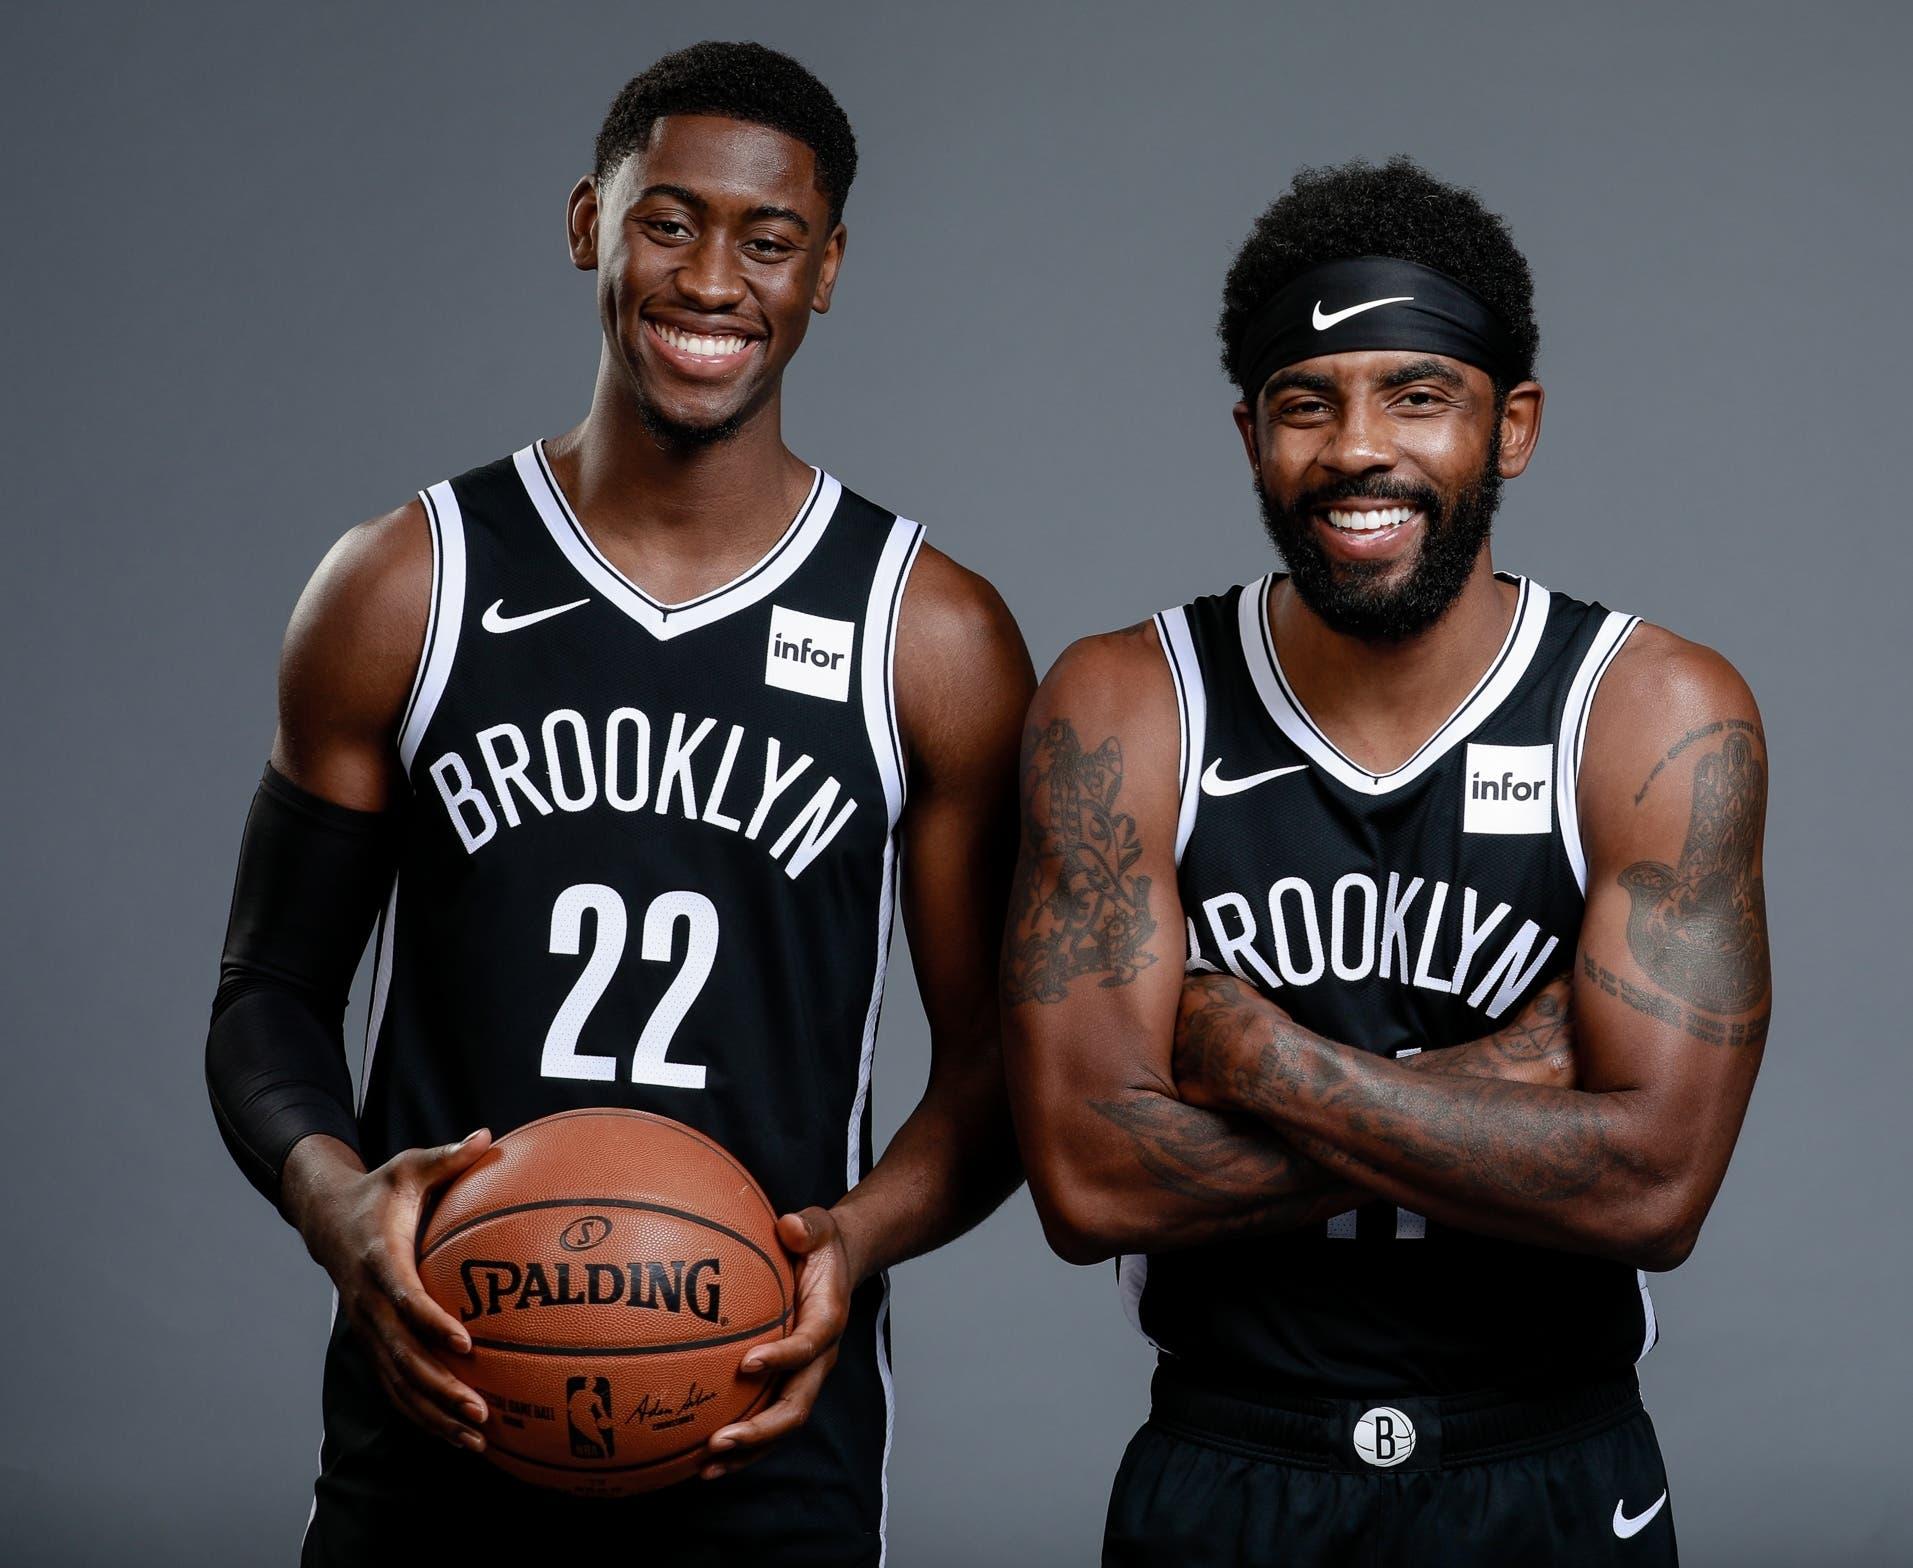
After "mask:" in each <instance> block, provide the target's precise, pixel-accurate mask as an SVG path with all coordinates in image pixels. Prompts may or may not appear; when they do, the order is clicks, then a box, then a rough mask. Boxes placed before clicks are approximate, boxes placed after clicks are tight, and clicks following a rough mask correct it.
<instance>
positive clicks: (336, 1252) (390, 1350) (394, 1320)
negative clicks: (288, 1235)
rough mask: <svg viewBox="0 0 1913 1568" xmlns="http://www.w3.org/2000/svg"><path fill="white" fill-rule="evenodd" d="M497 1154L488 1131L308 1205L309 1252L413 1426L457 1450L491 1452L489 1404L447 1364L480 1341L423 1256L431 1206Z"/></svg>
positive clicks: (343, 1174) (342, 1175) (350, 1180)
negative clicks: (438, 1291) (424, 1223)
mask: <svg viewBox="0 0 1913 1568" xmlns="http://www.w3.org/2000/svg"><path fill="white" fill-rule="evenodd" d="M490 1147H491V1134H490V1133H489V1132H486V1131H479V1132H475V1133H473V1134H471V1136H469V1137H468V1138H466V1139H464V1140H463V1141H462V1142H460V1143H453V1144H445V1145H443V1146H441V1147H439V1148H435V1149H407V1150H405V1151H403V1152H402V1153H399V1154H395V1155H393V1156H392V1158H391V1159H389V1160H387V1161H386V1162H385V1164H383V1165H381V1166H379V1167H378V1168H377V1169H376V1170H371V1171H358V1170H334V1171H333V1172H332V1173H331V1174H330V1175H329V1176H328V1177H327V1179H326V1185H325V1189H324V1191H323V1193H321V1194H317V1195H315V1201H313V1202H310V1203H309V1204H307V1205H306V1206H305V1209H304V1211H303V1212H302V1214H301V1215H300V1230H301V1233H302V1234H303V1235H304V1236H305V1241H306V1248H307V1250H308V1251H309V1252H311V1254H312V1256H313V1258H314V1259H315V1260H316V1261H317V1262H318V1264H319V1266H320V1267H321V1268H323V1269H324V1270H325V1271H326V1273H328V1274H330V1275H331V1276H332V1283H333V1284H334V1285H335V1286H336V1287H337V1288H338V1292H339V1310H340V1311H341V1312H343V1313H344V1314H345V1318H346V1322H347V1323H349V1324H350V1325H351V1326H352V1329H353V1330H354V1332H356V1333H357V1334H358V1336H359V1339H360V1341H361V1342H362V1343H363V1344H364V1346H365V1347H366V1350H367V1352H368V1353H369V1354H370V1356H371V1358H372V1364H373V1367H374V1369H375V1370H376V1371H377V1373H378V1378H379V1382H380V1383H381V1384H382V1385H383V1386H384V1389H385V1392H386V1395H387V1397H388V1398H390V1399H391V1401H392V1403H393V1404H394V1405H395V1406H397V1408H398V1409H399V1411H400V1412H401V1413H402V1414H403V1415H404V1416H405V1417H406V1419H407V1420H409V1421H412V1422H413V1423H414V1424H416V1425H418V1426H420V1427H422V1428H423V1429H424V1430H426V1431H427V1432H431V1433H433V1434H434V1435H436V1436H438V1437H442V1438H444V1439H445V1441H446V1442H448V1443H451V1444H452V1445H454V1446H455V1447H463V1448H468V1449H470V1450H471V1451H472V1452H474V1453H478V1452H482V1451H483V1449H484V1447H485V1440H484V1438H483V1437H482V1436H481V1435H480V1433H479V1432H478V1430H477V1429H478V1427H479V1426H480V1425H482V1424H483V1422H484V1420H485V1413H486V1412H485V1402H484V1401H483V1400H482V1399H481V1398H479V1396H478V1395H477V1394H476V1393H475V1392H473V1390H471V1389H470V1388H468V1387H466V1386H465V1384H464V1383H462V1382H460V1381H459V1380H458V1378H457V1377H455V1376H454V1375H453V1374H452V1373H451V1372H450V1371H448V1370H447V1369H446V1367H445V1365H444V1364H443V1362H442V1361H441V1360H440V1359H439V1357H440V1354H441V1353H442V1352H445V1351H450V1352H452V1353H453V1354H456V1355H461V1356H462V1355H466V1354H468V1353H469V1352H470V1350H471V1348H472V1343H471V1337H470V1335H468V1334H467V1333H466V1332H465V1330H464V1328H463V1327H462V1326H461V1325H460V1324H459V1322H458V1320H457V1319H456V1318H454V1317H453V1316H452V1315H451V1314H450V1313H449V1312H447V1311H446V1310H445V1309H444V1308H443V1307H441V1306H439V1305H438V1303H437V1302H435V1301H433V1300H432V1298H431V1297H430V1296H429V1295H427V1294H426V1291H425V1287H424V1286H423V1285H422V1284H421V1283H420V1281H419V1277H418V1267H417V1264H416V1262H415V1261H414V1259H415V1256H416V1252H415V1249H416V1246H417V1237H418V1230H419V1219H420V1216H421V1215H422V1214H423V1212H424V1208H425V1204H426V1200H427V1199H428V1198H429V1197H430V1196H431V1195H432V1194H433V1193H434V1192H436V1191H438V1189H439V1188H441V1187H443V1186H445V1185H446V1184H447V1183H449V1182H450V1181H452V1180H453V1178H454V1177H456V1176H458V1175H460V1174H461V1173H462V1172H464V1171H465V1170H466V1169H468V1168H469V1167H470V1166H472V1165H474V1164H476V1163H477V1161H478V1160H479V1158H480V1157H481V1156H482V1155H483V1154H484V1153H485V1151H486V1150H487V1149H489V1148H490Z"/></svg>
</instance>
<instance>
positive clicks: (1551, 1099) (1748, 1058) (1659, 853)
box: [1176, 627, 1770, 1269]
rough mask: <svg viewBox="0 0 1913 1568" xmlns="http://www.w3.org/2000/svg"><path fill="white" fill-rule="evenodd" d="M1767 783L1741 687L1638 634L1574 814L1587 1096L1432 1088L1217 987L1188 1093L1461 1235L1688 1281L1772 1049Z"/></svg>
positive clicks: (1609, 694)
mask: <svg viewBox="0 0 1913 1568" xmlns="http://www.w3.org/2000/svg"><path fill="white" fill-rule="evenodd" d="M1766 766H1767V753H1766V744H1765V740H1764V737H1763V735H1762V733H1761V729H1760V719H1759V715H1758V713H1757V711H1756V710H1755V708H1754V703H1753V698H1752V696H1751V695H1750V694H1749V693H1748V691H1747V688H1746V686H1745V684H1744V683H1743V682H1742V681H1741V679H1740V677H1739V676H1738V675H1737V674H1735V673H1734V671H1733V669H1732V668H1731V667H1730V666H1728V665H1727V664H1726V662H1725V661H1724V660H1722V659H1720V658H1719V657H1718V656H1717V655H1715V654H1713V653H1710V652H1708V651H1707V650H1706V649H1703V648H1698V647H1696V646H1694V645H1693V644H1691V643H1685V642H1682V641H1681V640H1680V639H1679V638H1676V637H1674V636H1672V635H1671V634H1670V633H1667V632H1664V631H1661V630H1659V629H1658V628H1654V627H1642V628H1641V629H1640V630H1639V631H1637V632H1636V633H1635V635H1634V637H1633V638H1631V639H1630V641H1629V643H1628V644H1627V646H1626V647H1625V649H1624V650H1623V652H1622V653H1621V654H1620V655H1619V656H1618V657H1617V658H1616V659H1615V662H1614V664H1613V666H1612V667H1611V668H1610V670H1609V672H1608V675H1607V678H1606V680H1605V681H1604V682H1603V683H1602V686H1601V689H1600V692H1599V694H1598V696H1597V698H1596V700H1595V705H1594V710H1593V714H1592V716H1591V718H1590V721H1589V730H1588V744H1587V750H1586V754H1585V758H1584V762H1583V767H1582V774H1581V783H1580V791H1579V795H1578V797H1577V799H1578V802H1579V809H1580V819H1581V823H1582V839H1583V842H1584V844H1585V847H1586V852H1587V860H1588V900H1587V908H1586V912H1585V914H1584V916H1583V922H1582V927H1581V937H1580V947H1579V951H1578V953H1577V955H1576V958H1575V968H1574V972H1573V975H1572V984H1573V1002H1572V1007H1573V1015H1574V1020H1575V1056H1576V1059H1577V1067H1578V1072H1579V1080H1580V1082H1579V1085H1578V1087H1574V1088H1560V1087H1548V1086H1539V1085H1532V1084H1517V1083H1506V1082H1490V1081H1483V1080H1478V1079H1466V1078H1456V1077H1452V1076H1442V1077H1436V1078H1430V1077H1427V1076H1422V1077H1417V1076H1416V1075H1414V1074H1412V1073H1409V1072H1405V1071H1404V1070H1403V1069H1402V1067H1401V1066H1400V1065H1399V1064H1397V1063H1394V1062H1391V1061H1387V1060H1385V1059H1381V1058H1377V1057H1372V1056H1367V1055H1364V1054H1363V1053H1361V1052H1359V1051H1355V1050H1352V1049H1350V1048H1348V1047H1347V1046H1343V1045H1339V1044H1336V1043H1335V1042H1332V1041H1328V1040H1325V1039H1323V1038H1322V1037H1321V1036H1319V1035H1316V1034H1313V1033H1312V1032H1310V1031H1309V1030H1306V1029H1303V1028H1301V1027H1299V1026H1298V1025H1296V1024H1295V1023H1294V1022H1293V1021H1292V1020H1290V1019H1289V1018H1288V1017H1287V1015H1286V1014H1284V1013H1282V1012H1281V1011H1280V1010H1279V1009H1277V1008H1275V1007H1273V1006H1272V1005H1270V1004H1268V1003H1266V1002H1264V1001H1263V1000H1262V999H1261V998H1259V997H1257V996H1255V995H1254V994H1253V993H1251V992H1250V991H1249V990H1248V988H1247V987H1244V986H1242V985H1240V984H1238V983H1236V982H1234V981H1232V980H1228V979H1226V978H1217V977H1203V978H1202V979H1200V980H1198V981H1192V983H1191V984H1190V985H1189V987H1188V988H1187V989H1186V991H1185V993H1184V996H1183V999H1182V1004H1181V1013H1180V1021H1179V1038H1178V1047H1177V1058H1176V1073H1177V1083H1178V1088H1179V1090H1180V1091H1181V1093H1182V1094H1183V1096H1184V1097H1185V1098H1186V1099H1191V1100H1195V1101H1197V1102H1198V1103H1202V1104H1208V1105H1211V1106H1214V1107H1217V1108H1220V1109H1226V1110H1231V1111H1238V1112H1242V1111H1246V1112H1249V1113H1251V1114H1253V1115H1256V1116H1257V1117H1259V1118H1261V1119H1263V1120H1264V1121H1265V1122H1266V1123H1267V1124H1268V1125H1270V1126H1271V1127H1273V1128H1274V1129H1276V1130H1277V1131H1279V1132H1280V1133H1282V1134H1283V1135H1284V1136H1285V1137H1287V1138H1289V1139H1291V1140H1292V1141H1293V1142H1294V1144H1295V1145H1296V1147H1297V1148H1299V1149H1301V1150H1303V1151H1305V1152H1306V1153H1307V1154H1309V1155H1310V1156H1312V1157H1314V1158H1315V1159H1317V1160H1319V1161H1320V1162H1321V1163H1322V1164H1323V1166H1324V1167H1325V1168H1327V1169H1329V1170H1333V1171H1336V1172H1338V1173H1340V1174H1341V1175H1343V1176H1344V1177H1345V1179H1348V1180H1351V1181H1356V1182H1359V1183H1361V1184H1363V1185H1365V1186H1369V1187H1372V1188H1373V1189H1374V1190H1375V1191H1377V1192H1379V1193H1381V1194H1383V1195H1384V1196H1386V1197H1389V1198H1392V1199H1394V1200H1395V1201H1397V1202H1399V1203H1403V1204H1406V1205H1408V1206H1410V1207H1412V1208H1414V1209H1416V1210H1418V1211H1419V1212H1422V1213H1425V1214H1430V1215H1433V1216H1435V1217H1436V1218H1438V1219H1441V1220H1445V1221H1447V1222H1449V1223H1451V1224H1454V1225H1458V1226H1463V1227H1465V1228H1468V1229H1471V1230H1477V1231H1482V1232H1485V1233H1488V1234H1491V1235H1502V1236H1510V1237H1514V1238H1516V1239H1519V1240H1525V1241H1533V1242H1538V1243H1541V1244H1544V1245H1552V1246H1559V1247H1564V1248H1568V1249H1572V1250H1576V1251H1584V1252H1593V1253H1598V1254H1602V1255H1606V1256H1612V1257H1617V1258H1621V1259H1624V1260H1625V1261H1628V1262H1630V1263H1634V1264H1636V1265H1637V1266H1639V1267H1643V1268H1654V1269H1663V1268H1672V1267H1674V1266H1675V1265H1676V1264H1678V1263H1680V1262H1681V1261H1682V1260H1683V1259H1685V1258H1686V1257H1687V1255H1688V1254H1689V1253H1690V1252H1691V1251H1692V1250H1693V1246H1694V1242H1695V1240H1696V1238H1697V1237H1698V1235H1699V1233H1700V1227H1701V1222H1702V1220H1703V1219H1704V1218H1705V1217H1706V1214H1707V1210H1708V1208H1709V1207H1710V1205H1711V1204H1712V1202H1713V1199H1714V1195H1715V1193H1716V1192H1718V1191H1719V1188H1720V1183H1721V1179H1722V1177H1723V1176H1724V1175H1725V1174H1726V1169H1727V1160H1728V1157H1729V1155H1731V1153H1732V1152H1733V1146H1734V1140H1735V1138H1736V1137H1737V1136H1738V1135H1739V1131H1740V1123H1741V1118H1742V1116H1743V1115H1744V1114H1745V1111H1746V1108H1747V1100H1748V1097H1749V1095H1750V1094H1751V1093H1752V1090H1753V1082H1754V1075H1755V1073H1756V1071H1757V1070H1758V1068H1759V1064H1760V1055H1761V1048H1762V1045H1763V1043H1764V1041H1765V1039H1766V1032H1767V1018H1768V1012H1769V1007H1770V1001H1769V987H1768V958H1767V934H1766V910H1765V905H1764V902H1763V897H1762V888H1761V835H1762V826H1763V819H1764V816H1765V808H1766ZM1544 997H1545V993H1544Z"/></svg>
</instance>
